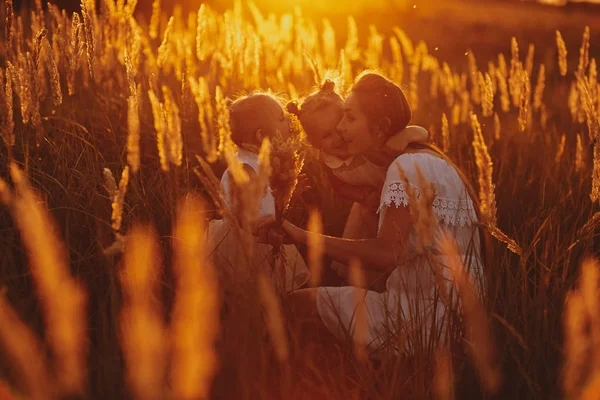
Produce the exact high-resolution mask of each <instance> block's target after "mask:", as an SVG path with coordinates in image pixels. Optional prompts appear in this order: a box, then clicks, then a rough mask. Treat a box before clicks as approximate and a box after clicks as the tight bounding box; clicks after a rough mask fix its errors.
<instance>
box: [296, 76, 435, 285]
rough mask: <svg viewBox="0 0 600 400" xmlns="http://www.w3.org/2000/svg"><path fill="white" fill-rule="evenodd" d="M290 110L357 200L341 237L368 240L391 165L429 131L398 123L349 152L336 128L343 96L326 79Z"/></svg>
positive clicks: (373, 279)
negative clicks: (364, 148) (374, 143)
mask: <svg viewBox="0 0 600 400" xmlns="http://www.w3.org/2000/svg"><path fill="white" fill-rule="evenodd" d="M288 111H290V112H291V113H293V114H295V115H296V116H297V117H298V119H299V120H300V122H301V123H302V127H303V128H304V131H305V132H306V137H307V139H308V142H309V143H310V144H311V145H312V147H313V148H315V149H316V150H318V154H319V156H318V157H319V159H320V162H321V169H322V170H323V171H325V174H326V175H327V177H328V178H329V182H330V183H331V185H332V187H333V188H334V190H335V191H336V192H337V193H338V194H339V195H340V196H342V197H345V198H347V199H349V200H352V201H353V202H354V203H353V205H352V208H351V210H350V214H349V215H348V219H347V221H346V225H345V227H344V232H343V236H342V237H344V238H348V239H365V238H373V237H375V236H377V214H376V210H377V208H378V206H379V196H380V194H381V186H382V185H383V182H384V181H385V176H386V172H387V169H388V166H389V164H390V162H391V161H392V160H394V159H395V158H396V157H397V156H398V155H399V154H401V153H402V152H403V151H404V149H406V147H407V146H408V145H409V144H410V143H425V142H426V141H427V139H428V138H429V134H428V132H427V130H426V129H424V128H422V127H420V126H406V125H407V124H399V126H404V128H403V129H402V130H401V131H398V132H397V133H396V132H395V133H394V134H393V135H389V136H388V137H387V138H386V140H385V142H383V143H381V146H378V147H377V148H376V149H373V150H372V151H369V152H366V153H360V154H359V153H356V152H354V153H352V152H349V151H348V148H349V142H348V141H346V140H343V138H342V137H341V136H340V134H339V132H338V131H337V126H338V124H339V123H340V121H341V120H342V118H343V116H344V99H343V98H342V96H340V95H339V94H338V93H337V92H336V91H335V84H334V82H333V81H331V80H326V81H325V82H324V83H323V85H322V86H321V87H320V88H319V89H318V90H317V91H315V92H314V93H312V94H310V95H309V96H307V97H306V98H305V99H304V100H303V101H302V105H301V107H298V105H297V104H296V103H295V102H291V103H289V104H288ZM402 111H403V110H402V109H400V110H399V112H400V115H403V114H405V113H403V112H402ZM407 117H408V118H410V115H408V116H407ZM407 123H408V121H407ZM331 268H332V269H333V270H334V271H335V272H336V273H337V274H338V275H339V276H340V277H341V278H344V279H345V278H347V266H345V265H344V264H342V263H339V262H337V261H334V262H333V263H332V265H331ZM382 278H383V279H382ZM365 281H366V282H365V284H366V287H368V288H370V289H372V290H378V291H382V290H383V289H384V288H385V275H382V274H381V273H379V272H366V280H365Z"/></svg>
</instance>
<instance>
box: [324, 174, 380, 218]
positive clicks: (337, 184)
mask: <svg viewBox="0 0 600 400" xmlns="http://www.w3.org/2000/svg"><path fill="white" fill-rule="evenodd" d="M322 167H323V168H324V169H325V171H326V174H327V178H328V179H329V182H330V183H331V186H332V188H333V190H335V191H336V192H337V193H338V194H339V195H340V196H342V197H344V198H346V199H348V200H351V201H354V202H356V203H360V204H362V205H364V206H366V207H368V208H370V209H377V207H378V206H379V198H380V196H381V191H380V190H377V189H375V188H374V187H372V186H359V185H350V184H348V183H346V182H344V181H342V180H341V179H340V178H338V177H337V176H335V175H334V174H333V172H332V171H331V169H330V168H329V167H327V166H326V165H325V164H324V163H323V164H322Z"/></svg>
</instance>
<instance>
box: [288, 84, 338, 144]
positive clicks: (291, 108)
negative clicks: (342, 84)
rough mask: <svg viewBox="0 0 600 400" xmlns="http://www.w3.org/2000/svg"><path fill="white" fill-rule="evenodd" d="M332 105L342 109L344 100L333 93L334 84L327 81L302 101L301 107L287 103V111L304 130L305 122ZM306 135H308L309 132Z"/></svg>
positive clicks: (295, 103) (293, 103)
mask: <svg viewBox="0 0 600 400" xmlns="http://www.w3.org/2000/svg"><path fill="white" fill-rule="evenodd" d="M332 105H337V106H339V107H344V99H343V98H342V96H341V95H340V94H339V93H337V92H336V91H335V82H333V81H332V80H330V79H327V80H326V81H325V82H324V83H323V84H322V85H321V87H320V88H319V89H318V90H317V91H316V92H314V93H312V94H310V95H308V96H307V97H306V98H305V99H304V101H303V102H302V106H300V107H299V106H298V103H297V102H295V101H292V102H289V103H288V105H287V110H288V112H290V113H292V114H295V115H296V116H297V117H298V119H299V120H300V123H301V124H302V126H303V127H304V129H305V130H306V122H307V121H308V120H309V119H310V118H312V116H313V115H314V113H315V112H317V111H322V110H323V109H325V108H327V107H330V106H332ZM306 133H307V134H308V135H310V133H309V132H306Z"/></svg>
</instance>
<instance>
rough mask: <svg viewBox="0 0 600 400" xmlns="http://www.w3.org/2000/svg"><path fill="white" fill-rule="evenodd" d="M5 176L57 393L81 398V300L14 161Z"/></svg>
mask: <svg viewBox="0 0 600 400" xmlns="http://www.w3.org/2000/svg"><path fill="white" fill-rule="evenodd" d="M10 173H11V177H12V179H13V182H14V183H15V188H16V191H17V194H18V196H17V197H16V198H15V201H14V202H12V207H11V211H12V213H13V217H14V219H15V221H16V223H17V226H18V228H19V231H20V232H21V239H22V241H23V245H24V247H25V248H26V249H27V251H28V252H29V265H30V268H31V273H32V276H33V279H34V282H35V284H36V289H37V292H38V295H39V297H40V300H41V303H42V306H43V308H44V317H45V327H46V334H47V338H48V342H49V344H50V347H51V349H52V351H53V353H54V356H55V357H54V362H55V365H54V368H55V369H56V376H57V380H58V390H59V392H60V393H62V394H65V395H66V394H82V393H83V392H84V391H85V381H86V371H87V369H86V363H85V360H86V345H85V340H84V338H85V331H86V318H85V308H86V296H85V294H84V291H83V289H82V287H81V285H80V284H79V283H78V282H76V281H75V280H74V279H73V278H72V277H71V271H70V268H69V265H68V262H67V252H66V250H65V247H64V244H63V243H62V242H61V240H60V239H59V237H58V235H57V233H56V232H57V230H56V228H55V224H54V222H53V221H52V219H51V217H50V216H49V214H48V211H47V209H46V207H45V206H44V205H43V202H41V200H40V198H39V196H38V194H37V193H36V192H35V191H34V190H33V189H32V188H31V187H30V185H29V182H28V179H27V177H26V176H25V175H24V173H23V172H22V171H21V170H20V169H19V168H18V167H17V166H16V165H15V164H14V163H12V164H11V165H10Z"/></svg>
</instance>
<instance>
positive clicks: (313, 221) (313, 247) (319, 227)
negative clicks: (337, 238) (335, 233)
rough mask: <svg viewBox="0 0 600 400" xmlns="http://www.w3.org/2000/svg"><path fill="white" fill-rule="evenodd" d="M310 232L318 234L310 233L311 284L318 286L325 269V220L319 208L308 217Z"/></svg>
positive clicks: (309, 263) (309, 261)
mask: <svg viewBox="0 0 600 400" xmlns="http://www.w3.org/2000/svg"><path fill="white" fill-rule="evenodd" d="M307 229H308V231H309V232H314V233H316V234H317V235H308V265H309V268H310V285H311V286H312V287H317V286H319V284H320V283H321V274H322V271H323V252H324V245H323V237H322V236H321V234H322V233H323V220H322V218H321V214H320V213H319V211H317V210H312V211H311V212H310V215H309V217H308V226H307Z"/></svg>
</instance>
